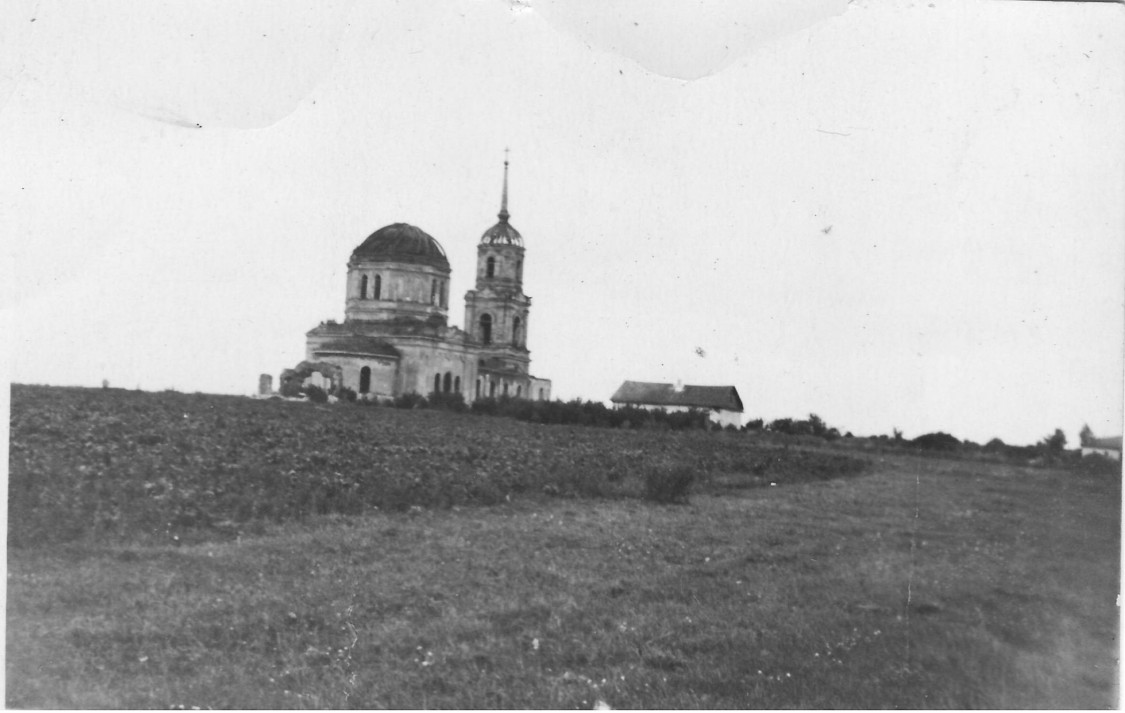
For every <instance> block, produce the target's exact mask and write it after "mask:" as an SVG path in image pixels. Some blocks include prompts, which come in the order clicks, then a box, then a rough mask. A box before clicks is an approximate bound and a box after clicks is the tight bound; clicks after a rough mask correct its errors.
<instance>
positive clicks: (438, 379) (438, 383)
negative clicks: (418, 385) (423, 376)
mask: <svg viewBox="0 0 1125 713" xmlns="http://www.w3.org/2000/svg"><path fill="white" fill-rule="evenodd" d="M440 391H441V374H434V393H435V394H436V393H439V392H440Z"/></svg>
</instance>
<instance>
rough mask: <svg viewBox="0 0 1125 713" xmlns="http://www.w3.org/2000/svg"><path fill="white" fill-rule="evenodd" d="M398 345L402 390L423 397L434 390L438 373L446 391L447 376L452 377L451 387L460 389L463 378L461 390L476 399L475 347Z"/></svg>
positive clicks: (399, 343) (470, 399) (467, 396)
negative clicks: (457, 385)
mask: <svg viewBox="0 0 1125 713" xmlns="http://www.w3.org/2000/svg"><path fill="white" fill-rule="evenodd" d="M395 346H396V348H397V349H398V350H399V352H401V353H402V364H403V365H404V367H405V368H403V369H402V370H401V379H400V382H399V386H400V389H401V391H400V393H407V392H414V393H418V394H422V395H423V396H424V395H426V394H429V393H430V392H432V391H433V390H434V376H435V375H440V376H441V379H440V384H441V387H442V388H441V390H442V392H444V391H445V375H446V374H449V377H450V382H451V384H450V390H451V391H454V390H456V389H455V388H454V384H455V383H456V382H457V381H458V380H460V393H461V394H462V395H463V396H464V397H465V401H466V402H469V401H472V398H473V392H472V389H471V386H472V384H473V381H474V380H475V379H476V374H477V355H476V353H475V352H474V351H472V350H471V349H465V348H464V347H462V346H461V345H452V344H440V343H439V345H433V346H431V345H426V344H414V345H411V344H404V343H402V342H397V341H396V342H395Z"/></svg>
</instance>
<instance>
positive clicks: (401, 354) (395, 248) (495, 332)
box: [282, 160, 551, 403]
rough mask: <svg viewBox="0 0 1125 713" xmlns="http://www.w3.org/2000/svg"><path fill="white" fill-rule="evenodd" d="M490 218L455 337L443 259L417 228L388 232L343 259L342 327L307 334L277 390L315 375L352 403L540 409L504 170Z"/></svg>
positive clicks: (519, 246)
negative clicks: (401, 399) (410, 398)
mask: <svg viewBox="0 0 1125 713" xmlns="http://www.w3.org/2000/svg"><path fill="white" fill-rule="evenodd" d="M498 217H499V219H500V220H499V222H497V223H496V224H495V225H493V226H492V227H491V228H489V229H488V230H486V231H484V234H483V235H481V238H480V241H479V242H478V244H477V271H476V285H475V288H474V289H471V290H469V291H468V292H466V293H465V328H464V329H460V328H458V327H456V326H452V325H450V324H449V323H448V313H449V282H450V275H451V273H452V270H451V269H450V266H449V261H448V260H447V259H446V255H445V250H443V249H442V247H441V244H440V243H439V242H438V241H437V240H435V239H434V238H433V237H431V236H430V235H428V234H426V233H425V232H424V231H423V230H421V229H420V228H417V227H415V226H413V225H407V224H406V223H394V224H392V225H388V226H386V227H383V228H380V229H379V230H376V231H375V232H374V233H372V234H371V235H370V236H369V237H368V238H367V239H366V240H364V241H363V242H362V243H361V244H360V245H359V246H358V247H356V249H355V250H354V251H352V255H351V259H350V260H348V275H347V285H346V290H347V297H346V300H345V303H344V321H343V322H342V323H339V322H336V321H334V320H329V321H326V322H321V323H320V325H319V326H317V327H314V328H313V329H312V330H310V331H309V332H308V333H307V334H306V350H305V351H306V356H305V358H306V360H307V361H305V362H302V364H301V365H299V366H298V367H297V369H296V370H287V371H286V373H283V374H282V381H283V382H285V381H286V379H287V378H289V379H292V378H293V377H298V378H301V379H305V377H307V376H315V375H316V374H319V375H320V376H319V377H317V378H315V379H314V383H315V382H319V384H318V385H320V384H323V385H324V386H326V387H327V388H328V390H329V391H332V390H338V389H339V388H340V387H343V388H347V389H350V390H352V391H354V392H355V393H356V394H357V395H358V397H359V398H361V399H390V398H394V397H397V396H401V395H403V394H408V393H417V394H421V395H427V394H430V393H434V392H438V393H443V394H456V393H459V394H461V395H462V396H463V397H464V399H465V401H466V403H471V402H472V401H474V400H475V399H479V398H488V397H492V398H500V397H503V396H508V397H514V398H525V399H539V400H549V399H550V398H551V382H550V380H548V379H540V378H537V377H535V376H532V375H531V373H530V367H531V352H530V351H529V350H528V348H527V336H528V333H529V330H528V327H529V322H530V320H529V318H530V313H531V298H530V297H528V296H527V295H526V294H524V291H523V266H524V263H523V261H524V243H523V237H522V236H521V235H520V233H519V231H518V230H516V229H515V227H514V226H513V225H512V224H511V222H510V217H511V216H510V215H509V213H508V161H507V160H505V161H504V186H503V191H502V193H501V199H500V213H499V216H498ZM305 383H308V382H307V380H306V382H305Z"/></svg>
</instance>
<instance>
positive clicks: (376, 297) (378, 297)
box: [371, 275, 383, 300]
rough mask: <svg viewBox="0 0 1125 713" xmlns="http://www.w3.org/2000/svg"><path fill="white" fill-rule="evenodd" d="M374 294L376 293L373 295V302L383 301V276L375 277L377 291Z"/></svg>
mask: <svg viewBox="0 0 1125 713" xmlns="http://www.w3.org/2000/svg"><path fill="white" fill-rule="evenodd" d="M373 292H374V294H372V295H371V299H373V300H381V299H383V276H382V275H376V276H375V289H374V290H373Z"/></svg>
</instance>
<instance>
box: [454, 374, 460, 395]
mask: <svg viewBox="0 0 1125 713" xmlns="http://www.w3.org/2000/svg"><path fill="white" fill-rule="evenodd" d="M453 393H455V394H459V393H461V377H460V376H455V377H453Z"/></svg>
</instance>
